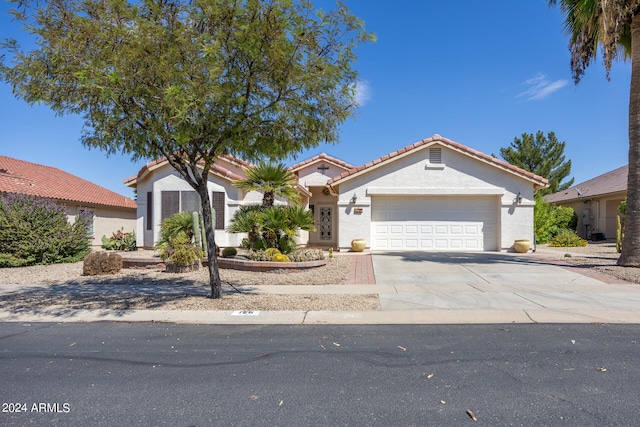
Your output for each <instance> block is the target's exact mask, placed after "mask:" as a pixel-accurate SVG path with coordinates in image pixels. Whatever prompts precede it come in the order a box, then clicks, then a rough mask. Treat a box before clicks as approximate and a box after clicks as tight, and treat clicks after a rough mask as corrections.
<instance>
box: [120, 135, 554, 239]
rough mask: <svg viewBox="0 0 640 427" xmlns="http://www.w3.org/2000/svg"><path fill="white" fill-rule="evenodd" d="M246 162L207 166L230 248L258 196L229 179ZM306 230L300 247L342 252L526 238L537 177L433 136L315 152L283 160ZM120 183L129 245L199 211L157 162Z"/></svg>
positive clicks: (183, 185) (185, 187)
mask: <svg viewBox="0 0 640 427" xmlns="http://www.w3.org/2000/svg"><path fill="white" fill-rule="evenodd" d="M251 166H252V165H251V164H250V163H248V162H245V161H243V160H241V159H237V158H235V157H231V156H224V157H221V158H220V159H218V161H217V162H216V163H215V164H214V166H212V168H211V173H210V174H209V188H210V191H211V200H212V205H213V207H214V208H215V211H216V224H215V233H216V236H215V237H216V243H217V244H218V245H219V246H222V247H224V246H238V245H239V244H240V242H241V239H242V236H238V235H233V234H231V233H228V232H227V231H226V230H225V229H226V228H227V227H228V226H229V224H230V221H231V219H232V218H233V215H234V213H235V212H236V211H237V210H238V209H239V208H240V207H241V206H244V205H250V204H258V203H260V201H261V198H262V195H261V194H259V193H255V192H250V193H245V192H243V191H242V190H240V189H238V188H237V187H234V186H233V180H236V179H242V177H243V176H244V174H245V171H246V169H247V168H249V167H251ZM290 170H291V171H292V172H293V173H294V174H295V175H296V176H297V177H298V181H299V186H300V188H301V192H302V193H303V196H304V197H303V200H304V201H303V203H304V204H305V205H306V206H308V207H309V208H310V209H311V210H312V211H313V212H314V216H315V223H316V230H315V231H314V232H309V233H302V234H301V235H300V236H299V242H300V243H302V244H307V245H309V246H319V247H333V248H337V249H339V250H340V249H342V250H346V249H348V248H350V245H351V241H352V240H353V239H357V238H360V239H365V241H366V243H367V246H368V247H369V248H371V249H373V250H424V251H429V250H431V251H483V250H484V251H500V250H508V249H509V248H511V247H512V246H513V242H514V241H515V240H518V239H529V240H531V241H533V206H534V201H533V195H534V193H535V191H536V190H537V189H539V188H544V187H546V186H547V185H548V181H547V179H545V178H543V177H541V176H538V175H535V174H533V173H531V172H528V171H525V170H523V169H520V168H518V167H516V166H514V165H511V164H509V163H506V162H504V161H502V160H499V159H497V158H495V157H492V156H489V155H487V154H483V153H480V152H478V151H476V150H473V149H471V148H469V147H467V146H464V145H462V144H459V143H457V142H454V141H452V140H449V139H447V138H443V137H441V136H439V135H434V136H432V137H430V138H427V139H424V140H422V141H419V142H416V143H415V144H412V145H409V146H407V147H404V148H402V149H400V150H398V151H394V152H393V153H390V154H388V155H385V156H382V157H380V158H378V159H375V160H373V161H371V162H369V163H366V164H364V165H362V166H354V165H352V164H349V163H347V162H345V161H342V160H339V159H337V158H335V157H332V156H329V155H327V154H320V155H317V156H314V157H312V158H310V159H307V160H304V161H301V162H299V163H297V164H295V165H293V166H291V167H290ZM125 184H126V185H128V186H130V187H134V188H137V191H138V224H137V230H136V231H137V236H138V239H139V240H138V246H144V247H152V246H153V244H154V243H155V242H156V241H157V239H158V237H159V229H160V222H161V221H162V219H164V218H166V217H167V216H169V215H171V214H173V213H175V212H178V211H183V210H192V209H198V208H199V198H198V195H197V193H196V192H195V191H194V190H193V188H192V187H190V186H189V184H188V183H187V182H186V181H184V180H183V179H182V178H181V176H180V175H179V174H178V173H177V172H176V171H175V170H174V169H173V168H172V167H171V166H170V165H169V163H168V162H167V161H166V159H160V160H157V161H154V162H151V163H149V164H147V165H145V166H143V167H142V168H141V169H140V171H139V172H138V174H137V175H136V176H133V177H130V178H127V179H125Z"/></svg>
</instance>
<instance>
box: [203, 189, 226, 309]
mask: <svg viewBox="0 0 640 427" xmlns="http://www.w3.org/2000/svg"><path fill="white" fill-rule="evenodd" d="M203 181H204V182H201V183H199V184H198V189H197V190H198V194H199V195H200V201H201V203H202V206H203V209H202V220H203V222H204V230H205V237H206V240H207V249H208V250H207V262H208V267H209V285H210V286H211V297H210V298H213V299H217V298H220V297H222V282H221V281H220V272H219V271H218V257H217V256H216V239H215V232H214V229H213V221H212V217H211V208H210V206H211V203H210V202H209V189H208V188H207V180H206V179H204V180H203Z"/></svg>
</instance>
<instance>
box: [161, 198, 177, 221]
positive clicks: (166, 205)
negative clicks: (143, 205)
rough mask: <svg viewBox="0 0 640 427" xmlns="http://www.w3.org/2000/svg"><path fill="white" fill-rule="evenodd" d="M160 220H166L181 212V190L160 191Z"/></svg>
mask: <svg viewBox="0 0 640 427" xmlns="http://www.w3.org/2000/svg"><path fill="white" fill-rule="evenodd" d="M160 196H161V207H160V221H164V220H165V219H166V218H169V217H170V216H171V215H173V214H177V213H178V212H180V192H179V191H163V192H161V193H160Z"/></svg>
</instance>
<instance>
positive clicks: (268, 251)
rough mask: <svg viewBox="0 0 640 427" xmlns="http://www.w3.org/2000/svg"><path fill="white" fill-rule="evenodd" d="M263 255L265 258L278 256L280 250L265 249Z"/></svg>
mask: <svg viewBox="0 0 640 427" xmlns="http://www.w3.org/2000/svg"><path fill="white" fill-rule="evenodd" d="M264 253H265V254H266V255H267V256H270V257H272V258H273V257H274V256H276V255H278V254H279V253H281V252H280V250H279V249H278V248H267V249H265V250H264Z"/></svg>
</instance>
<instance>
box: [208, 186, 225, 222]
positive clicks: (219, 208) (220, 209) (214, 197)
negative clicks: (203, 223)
mask: <svg viewBox="0 0 640 427" xmlns="http://www.w3.org/2000/svg"><path fill="white" fill-rule="evenodd" d="M211 206H212V207H213V209H214V210H215V211H216V223H215V224H214V229H215V230H224V207H225V194H224V191H212V192H211Z"/></svg>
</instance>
